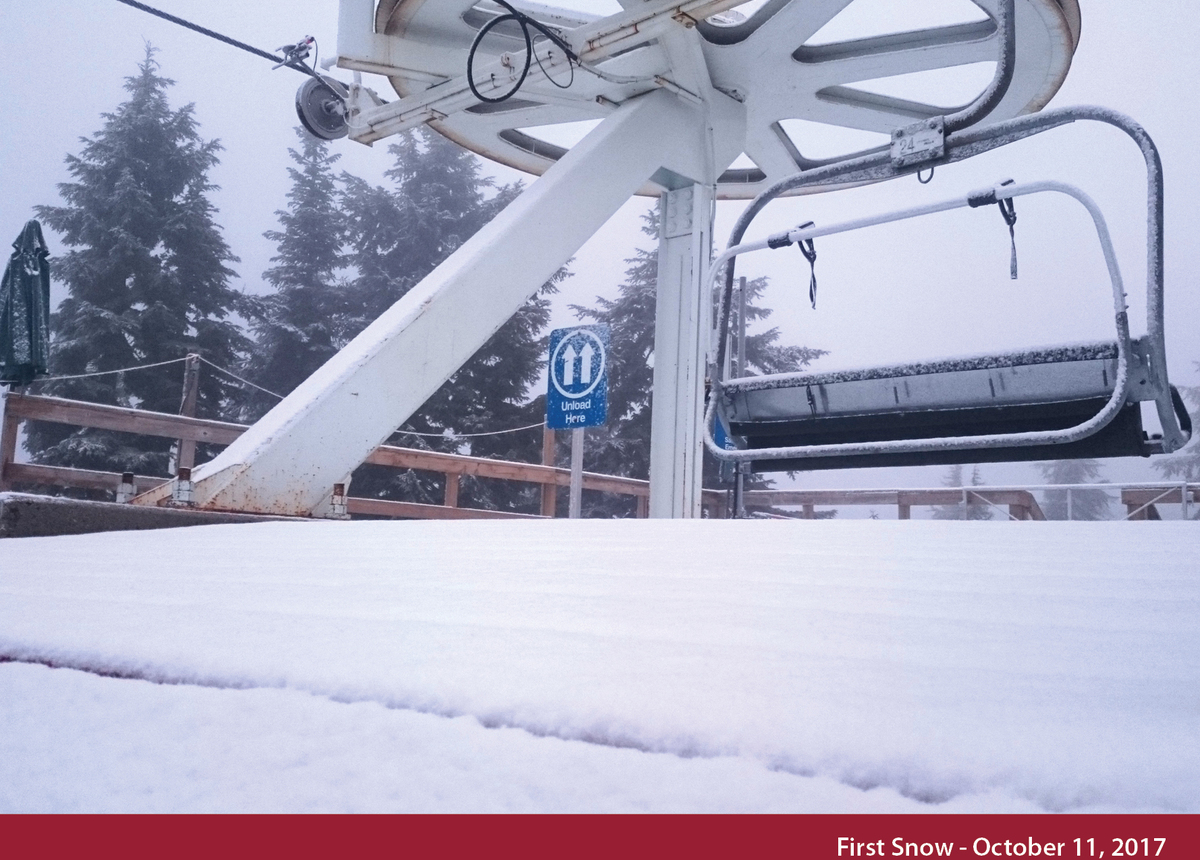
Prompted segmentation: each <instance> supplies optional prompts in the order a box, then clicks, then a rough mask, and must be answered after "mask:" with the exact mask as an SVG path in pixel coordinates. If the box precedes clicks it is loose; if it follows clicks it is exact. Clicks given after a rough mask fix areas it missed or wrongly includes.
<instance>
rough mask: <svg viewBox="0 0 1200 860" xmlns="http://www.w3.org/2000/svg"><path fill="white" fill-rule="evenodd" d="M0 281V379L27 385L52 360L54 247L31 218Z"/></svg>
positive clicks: (15, 243)
mask: <svg viewBox="0 0 1200 860" xmlns="http://www.w3.org/2000/svg"><path fill="white" fill-rule="evenodd" d="M13 248H14V250H13V254H12V256H11V257H9V260H8V266H6V267H5V269H4V279H3V281H0V383H4V382H7V383H9V384H10V385H13V386H17V385H28V384H29V383H30V382H33V380H34V379H35V378H36V377H37V376H42V375H45V374H46V373H48V372H49V371H48V369H47V366H48V365H49V363H50V263H49V262H48V261H47V259H46V258H47V257H48V256H50V250H49V249H48V248H47V247H46V240H45V239H43V238H42V225H41V224H39V223H38V222H37V221H30V222H29V223H28V224H26V225H25V229H24V230H22V231H21V235H20V237H19V238H18V239H17V241H15V242H13Z"/></svg>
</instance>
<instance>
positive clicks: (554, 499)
mask: <svg viewBox="0 0 1200 860" xmlns="http://www.w3.org/2000/svg"><path fill="white" fill-rule="evenodd" d="M542 465H543V466H553V465H554V431H553V430H551V429H550V428H549V427H546V428H543V430H542ZM557 506H558V485H557V484H550V483H546V484H542V516H543V517H553V516H554V511H555V509H556V508H557Z"/></svg>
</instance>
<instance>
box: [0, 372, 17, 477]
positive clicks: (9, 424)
mask: <svg viewBox="0 0 1200 860" xmlns="http://www.w3.org/2000/svg"><path fill="white" fill-rule="evenodd" d="M5 396H6V397H7V392H6V393H5ZM2 402H3V399H0V403H2ZM20 424H21V419H19V418H18V417H17V416H16V415H13V414H12V413H11V412H10V411H9V410H8V409H5V410H4V422H3V424H0V492H3V491H5V490H9V489H12V482H11V481H9V480H8V478H6V477H5V474H4V473H5V472H7V471H8V465H9V463H12V462H13V461H14V460H15V459H17V428H18V427H19V426H20Z"/></svg>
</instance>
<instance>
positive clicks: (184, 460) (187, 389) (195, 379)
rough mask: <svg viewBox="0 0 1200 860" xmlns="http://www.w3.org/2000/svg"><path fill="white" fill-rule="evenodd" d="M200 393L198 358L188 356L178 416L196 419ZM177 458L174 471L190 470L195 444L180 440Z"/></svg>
mask: <svg viewBox="0 0 1200 860" xmlns="http://www.w3.org/2000/svg"><path fill="white" fill-rule="evenodd" d="M199 393H200V356H198V355H196V354H195V353H191V354H189V355H188V357H187V359H186V361H185V362H184V364H183V402H182V403H181V404H180V406H179V414H180V415H184V416H186V417H188V418H195V417H196V398H197V396H198V395H199ZM176 444H178V445H179V456H178V458H177V459H176V461H175V468H176V469H191V468H193V467H194V466H195V465H196V443H195V441H194V440H192V439H180V440H179V441H178V442H177V443H176Z"/></svg>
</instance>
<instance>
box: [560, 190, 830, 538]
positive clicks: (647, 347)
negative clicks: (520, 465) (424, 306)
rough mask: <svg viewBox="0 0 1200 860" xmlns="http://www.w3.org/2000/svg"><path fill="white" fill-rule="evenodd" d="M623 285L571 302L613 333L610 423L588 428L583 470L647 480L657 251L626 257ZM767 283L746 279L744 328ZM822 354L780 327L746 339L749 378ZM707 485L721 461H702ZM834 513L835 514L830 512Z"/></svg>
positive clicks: (599, 499) (605, 511)
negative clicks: (612, 294) (783, 334)
mask: <svg viewBox="0 0 1200 860" xmlns="http://www.w3.org/2000/svg"><path fill="white" fill-rule="evenodd" d="M642 222H643V223H642V232H643V233H645V234H646V236H648V237H649V238H651V239H653V240H657V238H658V213H657V212H656V211H655V210H653V209H652V210H650V211H648V212H646V213H645V214H644V215H643V216H642ZM626 263H627V264H628V268H627V269H626V270H625V280H624V282H623V283H622V284H621V285H620V286H619V287H618V289H617V296H616V298H614V299H606V298H604V297H602V296H597V297H596V306H595V307H582V306H580V305H572V310H574V311H575V314H576V316H578V317H579V318H580V319H581V320H585V321H587V322H594V323H606V324H607V325H608V326H609V328H610V330H611V332H612V346H611V351H610V353H609V362H608V373H609V377H608V380H609V381H608V425H607V426H605V427H597V428H592V429H589V430H588V436H587V451H586V458H587V459H586V462H585V464H584V465H585V468H587V469H589V470H591V471H596V472H604V473H607V474H612V475H623V476H626V477H630V478H641V479H643V480H645V479H646V478H648V477H649V474H650V415H651V408H652V405H653V404H652V403H651V397H652V394H653V388H654V320H655V297H656V293H657V288H658V250H657V248H654V249H645V248H638V249H636V250H635V251H634V255H633V256H632V257H630V258H629V259H628V260H626ZM766 286H767V279H766V278H756V279H754V280H751V281H748V282H747V305H746V320H747V324H748V325H750V324H755V323H758V324H761V323H763V322H764V321H766V320H767V319H768V318H769V317H770V316H771V311H770V310H768V309H766V308H763V307H761V306H760V305H759V304H758V299H759V298H760V297H761V295H762V292H763V291H764V290H765V289H766ZM821 355H824V351H823V350H819V349H811V348H809V347H802V346H784V345H781V344H780V343H779V330H778V329H777V328H770V329H767V330H765V331H761V332H757V333H753V334H748V335H747V337H746V363H745V372H746V374H747V375H756V374H759V373H783V372H786V371H792V370H799V369H800V368H802V367H804V366H806V365H807V364H808V363H809V362H811V361H812V360H813V359H815V358H817V357H819V356H821ZM704 472H705V477H704V485H705V486H706V487H717V486H719V485H720V483H719V480H718V478H717V468H716V462H715V461H714V460H713V459H712V458H711V457H708V456H707V455H706V456H705V469H704ZM748 481H749V483H748V485H747V488H748V489H757V488H760V487H766V486H767V483H768V482H766V481H765V480H764V479H763V478H761V477H760V476H752V477H751V478H749V479H748ZM634 507H635V502H634V500H633V499H631V498H628V497H625V496H607V495H605V496H595V497H592V498H589V499H587V500H586V502H585V511H586V514H587V515H588V516H599V517H613V516H632V515H633V512H634ZM825 515H826V516H832V515H833V512H825Z"/></svg>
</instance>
